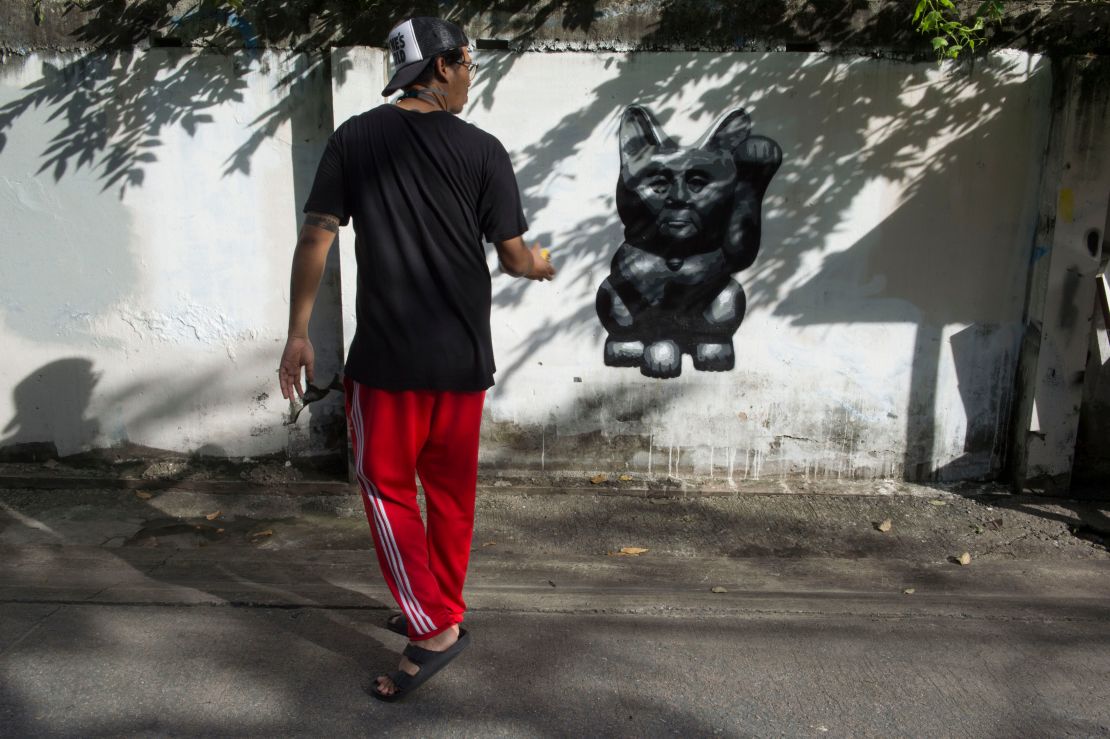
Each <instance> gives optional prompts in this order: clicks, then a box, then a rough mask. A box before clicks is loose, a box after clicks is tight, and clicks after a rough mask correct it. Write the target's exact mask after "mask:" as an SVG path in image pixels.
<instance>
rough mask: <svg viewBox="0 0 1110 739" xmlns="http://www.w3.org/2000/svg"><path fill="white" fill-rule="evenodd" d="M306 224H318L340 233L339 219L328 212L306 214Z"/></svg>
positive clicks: (318, 226)
mask: <svg viewBox="0 0 1110 739" xmlns="http://www.w3.org/2000/svg"><path fill="white" fill-rule="evenodd" d="M304 225H306V226H316V227H317V228H322V229H324V230H326V231H331V232H332V233H339V219H338V218H336V217H335V216H331V215H327V214H326V213H307V214H305V217H304Z"/></svg>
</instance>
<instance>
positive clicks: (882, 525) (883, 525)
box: [876, 518, 894, 533]
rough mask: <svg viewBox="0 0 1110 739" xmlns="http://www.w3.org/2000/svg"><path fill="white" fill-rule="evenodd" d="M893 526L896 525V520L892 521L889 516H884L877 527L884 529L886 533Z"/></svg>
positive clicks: (880, 529)
mask: <svg viewBox="0 0 1110 739" xmlns="http://www.w3.org/2000/svg"><path fill="white" fill-rule="evenodd" d="M892 526H894V522H893V521H891V520H890V519H889V518H884V519H883V522H882V523H880V524H879V525H878V526H877V527H876V528H878V529H879V531H882V532H884V533H885V532H887V531H890V528H891V527H892Z"/></svg>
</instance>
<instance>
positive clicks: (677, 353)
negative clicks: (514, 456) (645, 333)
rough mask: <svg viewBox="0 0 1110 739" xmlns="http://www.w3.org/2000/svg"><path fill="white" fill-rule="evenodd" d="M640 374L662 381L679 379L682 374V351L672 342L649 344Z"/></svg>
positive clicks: (645, 350)
mask: <svg viewBox="0 0 1110 739" xmlns="http://www.w3.org/2000/svg"><path fill="white" fill-rule="evenodd" d="M640 372H641V373H642V374H644V375H646V376H647V377H655V378H658V379H660V380H666V379H670V378H672V377H678V376H679V375H680V374H682V350H681V349H679V348H678V344H676V343H675V342H673V341H670V340H664V341H656V342H655V343H653V344H648V346H647V348H646V349H644V362H643V364H642V365H640Z"/></svg>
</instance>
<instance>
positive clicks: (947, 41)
mask: <svg viewBox="0 0 1110 739" xmlns="http://www.w3.org/2000/svg"><path fill="white" fill-rule="evenodd" d="M914 1H915V5H914V12H913V27H914V29H915V30H916V31H917V32H918V33H920V34H922V35H923V36H925V37H926V38H928V39H929V41H930V43H931V44H932V46H933V51H934V52H935V53H936V55H937V59H938V60H942V61H943V60H944V59H959V58H960V56H961V55H962V54H963V53H964V52H967V53H969V54H974V53H975V50H976V48H983V47H985V46H986V45H988V44H989V42H990V37H989V35H988V33H987V31H988V28H989V27H990V26H992V25H993V26H995V27H997V26H999V25H1001V23H1002V21H1003V19H1004V17H1005V14H1006V10H1007V9H1006V7H1005V5H1004V4H1003V2H1002V0H984V2H983V3H981V4H980V5H979V8H978V9H977V10H976V11H975V13H974V14H973V15H972V16H971V17H970V18H969V19H967V20H966V21H965V20H963V19H961V18H960V11H959V8H957V6H956V3H955V2H953V0H914ZM1096 4H1102V5H1107V4H1110V0H1056V2H1053V3H1050V6H1054V7H1068V6H1080V5H1096Z"/></svg>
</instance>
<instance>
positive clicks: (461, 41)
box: [382, 17, 470, 97]
mask: <svg viewBox="0 0 1110 739" xmlns="http://www.w3.org/2000/svg"><path fill="white" fill-rule="evenodd" d="M387 43H388V46H389V56H390V69H392V70H393V76H392V77H390V79H389V84H388V85H386V86H385V89H384V90H382V97H385V96H387V95H392V94H393V93H394V92H396V91H397V90H400V89H401V88H402V87H404V86H406V85H410V84H412V81H413V80H414V79H416V78H417V77H419V76H420V73H421V72H423V71H424V68H425V67H426V66H428V62H429V61H430V60H431V58H432V57H434V56H435V55H436V54H440V53H442V52H444V51H449V50H451V49H457V48H459V47H460V46H469V45H470V42H469V41H467V39H466V34H465V33H463V30H462V29H461V28H459V27H458V26H457V25H455V24H454V23H452V22H450V21H445V20H440V19H439V18H424V17H418V18H409V19H408V20H407V21H402V22H401V23H398V24H397V25H396V26H394V27H393V30H392V31H390V32H389V37H388V42H387Z"/></svg>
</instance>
